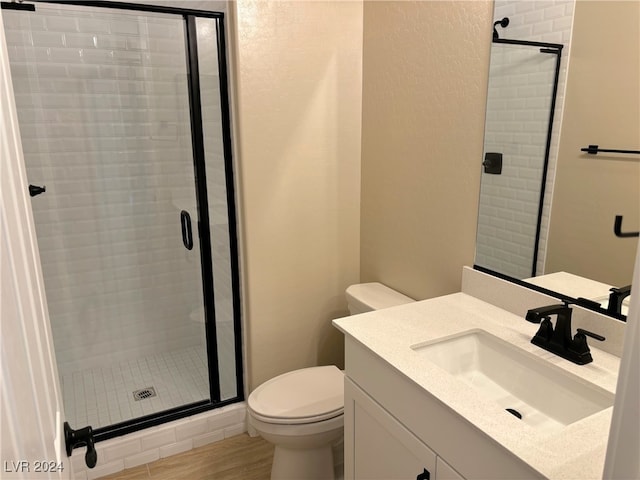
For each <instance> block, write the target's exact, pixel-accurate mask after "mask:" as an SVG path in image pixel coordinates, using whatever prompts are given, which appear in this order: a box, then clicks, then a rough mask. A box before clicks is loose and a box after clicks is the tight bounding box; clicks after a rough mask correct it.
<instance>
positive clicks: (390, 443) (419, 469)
mask: <svg viewBox="0 0 640 480" xmlns="http://www.w3.org/2000/svg"><path fill="white" fill-rule="evenodd" d="M345 345H346V349H345V356H346V372H345V373H346V377H345V392H344V397H345V407H344V429H345V432H344V435H345V441H344V445H345V461H344V466H345V480H460V479H464V478H469V479H471V478H492V479H510V480H513V479H520V478H522V479H525V478H526V479H535V478H544V477H543V476H542V475H541V474H540V473H539V472H538V471H536V470H535V469H532V468H531V467H530V466H529V465H527V464H526V463H524V462H522V461H521V460H519V459H518V458H516V457H515V456H514V455H512V454H511V453H510V452H509V451H507V450H506V449H504V448H503V447H502V446H500V445H498V444H497V443H496V442H494V441H492V440H491V439H489V438H488V437H487V436H486V435H485V434H484V433H483V432H481V431H480V430H478V429H477V428H474V427H473V426H472V425H470V424H469V423H468V422H467V421H466V420H465V419H464V418H462V417H461V416H460V415H458V414H456V413H455V412H454V411H452V410H451V409H449V408H448V407H447V406H446V405H444V404H442V403H441V402H439V401H438V400H437V399H435V398H434V397H433V396H431V395H430V394H429V393H428V392H427V391H425V390H424V389H422V388H421V387H420V386H418V385H417V384H415V383H414V382H412V381H411V380H410V379H408V378H407V377H405V376H404V375H403V374H401V373H400V372H398V371H397V370H395V369H394V368H393V367H392V366H391V365H390V364H389V363H387V362H386V361H385V360H383V359H382V358H380V357H379V356H378V355H376V354H374V353H373V352H371V351H370V350H368V349H367V348H366V347H365V346H363V345H362V344H361V343H359V342H358V341H356V340H354V339H353V338H351V337H349V336H347V337H346V341H345ZM445 459H446V461H445Z"/></svg>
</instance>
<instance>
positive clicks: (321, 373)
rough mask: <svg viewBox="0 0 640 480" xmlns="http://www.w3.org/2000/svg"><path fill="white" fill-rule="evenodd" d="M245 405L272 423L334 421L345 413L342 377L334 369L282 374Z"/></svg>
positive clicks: (295, 371)
mask: <svg viewBox="0 0 640 480" xmlns="http://www.w3.org/2000/svg"><path fill="white" fill-rule="evenodd" d="M248 405H249V408H250V409H251V411H252V413H254V414H256V415H257V416H258V417H262V419H263V420H264V421H271V422H273V423H311V422H319V421H322V420H326V419H329V418H333V417H336V416H338V415H340V414H342V412H343V410H344V375H343V373H342V371H340V370H339V369H338V368H336V367H335V366H333V365H330V366H325V367H311V368H303V369H301V370H294V371H293V372H288V373H284V374H282V375H280V376H277V377H275V378H272V379H271V380H269V381H267V382H265V383H263V384H262V385H260V386H259V387H258V388H256V389H255V390H254V391H253V392H252V393H251V395H249V400H248Z"/></svg>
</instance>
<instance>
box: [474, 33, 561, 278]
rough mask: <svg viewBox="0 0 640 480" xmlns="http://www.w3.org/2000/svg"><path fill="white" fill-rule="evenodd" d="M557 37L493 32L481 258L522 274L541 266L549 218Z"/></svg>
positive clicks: (478, 246) (486, 264)
mask: <svg viewBox="0 0 640 480" xmlns="http://www.w3.org/2000/svg"><path fill="white" fill-rule="evenodd" d="M498 42H512V43H498ZM551 45H552V44H536V43H535V42H518V41H516V40H495V41H494V43H493V45H492V48H491V62H490V67H489V68H490V70H489V88H488V94H487V114H486V121H485V135H484V163H483V165H484V167H483V173H482V179H481V184H480V185H481V186H480V202H479V211H478V233H477V238H476V259H475V264H476V265H479V266H482V267H485V268H489V269H491V270H493V271H496V272H499V273H502V274H505V275H509V276H511V277H514V278H519V279H523V278H528V277H531V276H534V275H535V273H536V266H537V263H538V262H537V257H538V255H539V250H540V243H541V242H540V241H539V240H540V238H541V236H540V230H541V228H543V227H544V226H545V225H546V224H547V223H546V220H548V218H547V219H545V218H543V217H542V207H543V204H542V200H543V197H544V188H545V181H546V173H547V166H548V158H549V146H550V140H551V124H552V119H553V108H554V102H555V93H556V88H557V85H556V82H557V80H556V79H557V74H558V68H559V58H560V49H559V48H557V46H556V47H555V48H549V47H550V46H551ZM541 47H543V48H541ZM560 48H561V46H560Z"/></svg>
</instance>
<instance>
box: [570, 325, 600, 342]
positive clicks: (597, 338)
mask: <svg viewBox="0 0 640 480" xmlns="http://www.w3.org/2000/svg"><path fill="white" fill-rule="evenodd" d="M577 332H578V333H577V335H576V337H577V336H578V335H586V336H587V337H591V338H595V339H596V340H599V341H600V342H604V341H605V340H606V338H604V337H603V336H602V335H598V334H597V333H593V332H590V331H589V330H584V329H582V328H578V329H577Z"/></svg>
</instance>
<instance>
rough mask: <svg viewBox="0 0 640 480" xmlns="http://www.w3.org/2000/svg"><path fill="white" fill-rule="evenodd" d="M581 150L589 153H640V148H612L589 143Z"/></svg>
mask: <svg viewBox="0 0 640 480" xmlns="http://www.w3.org/2000/svg"><path fill="white" fill-rule="evenodd" d="M580 151H581V152H587V153H588V154H589V155H597V154H598V153H624V154H627V155H640V150H617V149H611V148H600V147H599V146H598V145H589V146H588V147H585V148H581V149H580Z"/></svg>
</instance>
